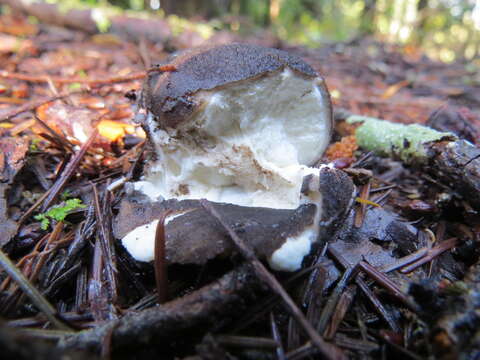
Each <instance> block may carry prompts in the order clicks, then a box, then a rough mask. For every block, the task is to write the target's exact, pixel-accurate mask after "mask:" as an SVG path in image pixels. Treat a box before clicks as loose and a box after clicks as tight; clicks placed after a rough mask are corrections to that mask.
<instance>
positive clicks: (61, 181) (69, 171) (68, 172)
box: [42, 128, 98, 211]
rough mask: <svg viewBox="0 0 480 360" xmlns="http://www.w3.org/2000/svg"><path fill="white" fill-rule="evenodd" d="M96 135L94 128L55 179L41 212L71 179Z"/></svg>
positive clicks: (96, 131) (96, 130)
mask: <svg viewBox="0 0 480 360" xmlns="http://www.w3.org/2000/svg"><path fill="white" fill-rule="evenodd" d="M97 134H98V129H97V128H96V129H95V130H94V131H93V133H92V135H90V138H88V140H87V141H86V142H85V143H84V144H83V145H82V147H81V148H80V150H79V151H78V152H77V153H76V154H75V156H74V157H73V158H72V159H71V160H70V161H69V163H68V164H67V166H66V168H65V170H64V172H63V173H62V175H61V176H60V177H59V178H58V179H57V181H56V182H55V184H53V186H52V188H51V190H50V191H49V192H48V195H47V197H46V199H45V201H44V203H43V206H42V210H43V211H45V210H46V209H47V208H48V207H49V206H50V205H51V204H52V202H53V201H54V200H55V198H56V197H57V196H58V194H59V193H60V191H62V189H63V187H64V186H65V184H66V183H67V181H68V180H69V179H70V178H71V177H72V175H73V173H74V172H75V170H76V169H77V167H78V165H79V164H80V161H81V160H82V159H83V156H84V155H85V153H86V152H87V150H88V148H89V147H90V145H92V143H93V140H95V137H96V136H97Z"/></svg>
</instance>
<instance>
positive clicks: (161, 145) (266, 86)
mask: <svg viewBox="0 0 480 360" xmlns="http://www.w3.org/2000/svg"><path fill="white" fill-rule="evenodd" d="M319 81H321V80H320V78H315V79H312V78H305V77H304V76H302V75H300V74H297V73H295V72H293V71H292V70H290V69H288V68H287V69H285V70H283V71H281V72H275V73H272V74H269V75H267V76H263V77H261V78H257V79H252V80H250V81H243V82H239V83H237V84H231V85H230V86H226V87H224V88H221V89H220V88H219V89H215V90H213V91H201V92H200V93H198V94H197V96H198V97H199V98H200V99H202V101H203V105H202V108H201V109H200V111H198V112H197V113H196V114H195V115H194V117H193V118H192V119H191V121H189V122H188V124H186V125H184V126H183V127H181V128H177V129H166V130H162V129H160V128H159V127H158V124H157V123H156V121H155V120H154V119H153V117H152V116H151V115H150V116H149V117H148V119H147V127H148V128H149V129H148V132H149V133H150V136H151V137H152V140H153V143H154V145H155V152H156V153H157V158H158V160H157V161H156V163H154V164H153V165H151V166H150V167H149V170H148V172H147V174H146V175H145V176H144V178H143V179H142V181H139V182H137V183H135V184H134V185H135V189H136V190H139V191H141V192H143V193H144V194H146V195H147V196H148V197H150V198H151V199H152V200H161V199H170V198H176V199H178V200H183V199H201V198H204V199H207V200H210V201H214V202H223V203H231V204H236V205H241V206H255V207H268V208H278V209H296V208H297V207H298V206H299V205H300V204H302V203H304V202H313V199H309V198H305V197H304V196H302V194H301V187H302V183H303V178H304V177H305V176H307V175H310V174H312V175H313V176H314V177H316V178H318V176H319V169H318V168H312V167H309V165H312V164H313V163H314V162H315V161H316V160H318V159H319V158H320V157H321V154H322V153H323V152H324V150H325V148H326V147H327V145H328V143H329V141H330V131H331V122H330V121H331V120H330V116H331V114H330V109H329V107H328V106H326V104H327V103H328V99H325V98H324V95H323V94H322V93H321V92H320V91H319V89H318V87H317V84H318V82H319ZM312 196H314V197H315V202H316V203H317V204H318V205H320V202H321V196H320V194H318V192H317V194H313V195H312ZM318 209H320V206H319V207H318ZM319 212H320V210H318V211H317V219H318V218H319V216H320V214H319ZM137 229H139V228H137ZM137 229H135V230H133V232H136V231H137ZM317 230H318V229H317V227H316V226H315V224H314V225H313V227H312V228H308V229H305V230H304V231H303V232H302V233H301V234H299V235H298V236H296V237H294V238H293V237H292V238H289V239H287V241H286V242H285V243H284V245H283V246H282V247H281V248H280V249H279V250H277V251H276V252H275V253H274V254H273V256H272V257H271V259H270V260H269V261H270V264H271V266H272V267H273V268H275V269H277V270H286V271H293V270H297V269H298V268H300V266H301V261H302V259H303V257H304V256H305V255H306V254H308V252H309V250H310V245H311V243H312V242H313V241H315V240H316V237H317V236H316V234H317V232H318V231H317ZM138 231H144V229H141V230H138ZM153 231H154V230H153ZM142 234H143V233H142ZM132 236H134V237H138V238H145V237H146V235H142V236H136V235H132V233H129V234H128V235H127V236H126V237H125V238H124V240H123V243H124V245H126V244H125V243H126V240H125V239H126V238H128V237H132ZM127 249H128V246H127ZM129 251H130V253H131V254H132V255H133V256H134V257H135V258H136V259H137V260H140V259H144V258H145V257H137V256H135V255H134V254H135V251H131V250H129Z"/></svg>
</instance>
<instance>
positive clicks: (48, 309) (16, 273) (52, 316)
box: [0, 249, 72, 330]
mask: <svg viewBox="0 0 480 360" xmlns="http://www.w3.org/2000/svg"><path fill="white" fill-rule="evenodd" d="M0 266H1V267H3V269H4V270H5V272H6V273H7V274H8V275H10V277H11V278H12V279H13V280H15V282H16V283H17V284H18V286H20V288H21V289H22V290H23V292H24V293H25V294H26V295H27V296H28V297H29V298H30V300H31V301H32V302H33V303H34V304H35V306H36V307H38V309H39V310H41V311H43V313H44V314H45V316H46V317H47V318H48V320H49V321H50V322H51V323H52V324H54V325H55V326H56V327H57V328H59V329H61V330H72V329H71V328H70V327H69V326H68V325H67V324H65V323H64V322H63V321H61V320H60V319H59V317H60V316H59V314H58V312H57V310H56V309H55V308H54V307H53V306H52V304H50V303H49V302H48V300H47V299H45V298H44V297H43V295H42V294H41V293H40V292H39V291H38V290H37V289H36V288H35V287H34V286H33V285H32V284H31V283H30V281H28V279H27V278H26V277H25V275H23V274H22V272H21V271H20V270H18V268H17V267H16V266H15V264H14V263H13V262H12V261H11V260H10V259H9V258H8V256H7V255H6V254H5V253H4V252H3V251H2V250H1V249H0Z"/></svg>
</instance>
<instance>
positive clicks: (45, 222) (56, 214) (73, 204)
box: [35, 198, 86, 230]
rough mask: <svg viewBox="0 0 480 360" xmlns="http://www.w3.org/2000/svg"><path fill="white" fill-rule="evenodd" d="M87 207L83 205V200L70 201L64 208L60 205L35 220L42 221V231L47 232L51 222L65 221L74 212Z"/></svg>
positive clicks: (66, 202)
mask: <svg viewBox="0 0 480 360" xmlns="http://www.w3.org/2000/svg"><path fill="white" fill-rule="evenodd" d="M85 207H86V205H84V204H82V200H81V199H78V198H75V199H68V200H67V201H65V203H64V205H63V206H60V205H58V206H55V207H53V208H51V209H50V210H48V211H47V212H45V213H43V214H38V215H36V216H35V220H38V221H40V223H41V228H42V230H47V229H48V227H49V226H50V221H51V220H55V221H63V220H65V218H66V217H67V215H68V214H69V213H71V212H72V211H74V210H77V209H83V208H85Z"/></svg>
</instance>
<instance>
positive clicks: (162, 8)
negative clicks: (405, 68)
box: [47, 0, 480, 62]
mask: <svg viewBox="0 0 480 360" xmlns="http://www.w3.org/2000/svg"><path fill="white" fill-rule="evenodd" d="M47 1H50V2H57V3H66V2H69V3H72V2H73V3H74V2H76V3H78V4H84V5H90V6H102V5H115V6H118V7H120V8H123V9H129V10H135V11H148V12H153V13H157V14H158V15H160V16H170V17H175V18H177V19H178V17H184V18H193V20H194V21H200V20H203V21H207V24H209V25H210V26H211V27H213V28H228V29H229V30H232V31H238V32H243V33H252V32H254V31H256V30H258V29H261V28H266V27H268V28H270V29H271V30H272V31H274V33H275V34H277V35H278V36H280V37H281V38H282V39H285V40H288V41H291V42H295V43H300V44H305V45H307V46H319V45H321V44H322V43H331V42H344V41H351V40H354V39H356V38H359V37H362V36H365V35H371V36H375V37H377V38H379V39H380V40H383V41H387V42H392V43H400V44H406V45H413V46H421V47H422V49H423V50H424V51H425V52H426V53H427V54H428V55H429V56H431V57H433V58H436V59H440V60H443V61H447V62H448V61H453V60H459V59H460V60H467V61H477V62H478V61H479V60H478V55H479V54H480V0H47Z"/></svg>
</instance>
